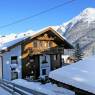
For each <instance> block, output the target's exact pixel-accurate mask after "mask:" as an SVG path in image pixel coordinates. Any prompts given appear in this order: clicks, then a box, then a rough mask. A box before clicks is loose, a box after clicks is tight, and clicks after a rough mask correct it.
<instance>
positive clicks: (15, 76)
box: [11, 70, 18, 80]
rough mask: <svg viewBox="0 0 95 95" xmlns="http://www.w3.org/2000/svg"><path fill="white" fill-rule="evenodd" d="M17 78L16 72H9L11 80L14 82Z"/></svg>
mask: <svg viewBox="0 0 95 95" xmlns="http://www.w3.org/2000/svg"><path fill="white" fill-rule="evenodd" d="M17 78H18V72H16V71H14V70H11V80H14V79H17Z"/></svg>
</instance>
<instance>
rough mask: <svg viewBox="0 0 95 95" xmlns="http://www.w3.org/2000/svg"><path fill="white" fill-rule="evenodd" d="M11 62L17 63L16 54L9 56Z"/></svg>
mask: <svg viewBox="0 0 95 95" xmlns="http://www.w3.org/2000/svg"><path fill="white" fill-rule="evenodd" d="M11 64H18V61H17V56H11Z"/></svg>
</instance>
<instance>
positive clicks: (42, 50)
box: [29, 47, 64, 55]
mask: <svg viewBox="0 0 95 95" xmlns="http://www.w3.org/2000/svg"><path fill="white" fill-rule="evenodd" d="M29 51H30V52H31V54H34V55H35V54H43V53H47V54H58V53H59V54H64V48H63V47H56V48H31V49H29Z"/></svg>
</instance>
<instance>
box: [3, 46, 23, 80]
mask: <svg viewBox="0 0 95 95" xmlns="http://www.w3.org/2000/svg"><path fill="white" fill-rule="evenodd" d="M11 56H17V58H18V64H17V69H16V71H17V72H18V78H21V77H22V71H21V70H22V69H21V68H22V65H21V46H20V45H19V46H16V47H15V48H13V49H11V50H10V51H9V52H5V53H4V54H3V79H6V80H11Z"/></svg>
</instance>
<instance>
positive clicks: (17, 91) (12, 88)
mask: <svg viewBox="0 0 95 95" xmlns="http://www.w3.org/2000/svg"><path fill="white" fill-rule="evenodd" d="M0 86H1V87H2V88H4V89H5V90H6V91H8V92H9V93H11V94H12V95H47V94H44V93H42V92H39V91H35V90H32V89H29V88H26V87H23V86H20V85H18V84H15V83H12V82H9V81H6V80H0Z"/></svg>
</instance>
